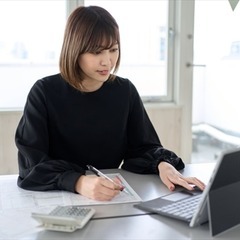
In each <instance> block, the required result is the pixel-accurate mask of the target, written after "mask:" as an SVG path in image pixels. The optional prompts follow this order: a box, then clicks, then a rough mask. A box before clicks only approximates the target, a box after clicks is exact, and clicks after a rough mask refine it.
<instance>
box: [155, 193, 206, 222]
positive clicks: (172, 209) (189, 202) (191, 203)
mask: <svg viewBox="0 0 240 240" xmlns="http://www.w3.org/2000/svg"><path fill="white" fill-rule="evenodd" d="M200 198H201V194H200V195H196V196H193V197H190V198H187V199H184V200H181V201H178V202H174V203H171V204H169V205H167V206H164V207H161V208H158V211H159V212H161V213H163V214H164V215H174V216H175V217H177V218H180V219H185V220H189V219H191V218H192V216H193V213H194V211H195V210H196V207H197V206H198V203H199V200H200Z"/></svg>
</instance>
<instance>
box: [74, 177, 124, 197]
mask: <svg viewBox="0 0 240 240" xmlns="http://www.w3.org/2000/svg"><path fill="white" fill-rule="evenodd" d="M114 181H116V183H118V184H119V182H118V181H117V180H114ZM75 191H76V192H77V193H79V194H81V195H82V196H85V197H87V198H91V199H94V200H98V201H110V200H111V199H113V198H114V197H115V196H116V195H118V194H119V192H120V188H119V189H118V187H117V186H116V185H114V184H113V183H112V182H110V181H109V180H107V179H104V178H102V177H97V176H85V175H83V176H81V177H80V178H79V179H78V181H77V183H76V185H75Z"/></svg>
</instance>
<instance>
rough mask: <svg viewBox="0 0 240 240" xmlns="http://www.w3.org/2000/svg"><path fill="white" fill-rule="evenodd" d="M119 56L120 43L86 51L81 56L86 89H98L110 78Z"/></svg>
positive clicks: (80, 60) (83, 82) (80, 62)
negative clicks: (91, 51) (94, 50)
mask: <svg viewBox="0 0 240 240" xmlns="http://www.w3.org/2000/svg"><path fill="white" fill-rule="evenodd" d="M118 57H119V49H118V44H115V45H113V46H112V47H111V48H109V49H102V50H99V51H97V52H94V53H89V52H88V53H84V54H82V55H81V56H80V58H79V66H80V68H81V69H82V71H83V73H84V78H83V81H82V85H83V87H85V88H86V90H89V91H91V89H92V90H93V91H94V90H97V89H98V88H100V87H101V86H102V84H103V83H104V82H105V81H106V80H107V79H108V78H109V76H110V74H111V71H112V70H113V68H114V67H115V65H116V62H117V60H118Z"/></svg>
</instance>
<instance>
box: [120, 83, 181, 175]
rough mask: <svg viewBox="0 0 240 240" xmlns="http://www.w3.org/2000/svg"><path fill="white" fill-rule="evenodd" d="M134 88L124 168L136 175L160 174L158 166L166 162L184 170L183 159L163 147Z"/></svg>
mask: <svg viewBox="0 0 240 240" xmlns="http://www.w3.org/2000/svg"><path fill="white" fill-rule="evenodd" d="M132 88H133V89H132V98H133V100H132V101H131V102H132V105H131V108H130V113H129V120H128V152H127V155H126V157H125V159H124V163H123V165H122V168H123V169H125V170H129V171H132V172H136V173H145V174H148V173H158V167H157V166H158V164H159V163H160V162H161V161H165V162H168V163H169V164H171V165H173V166H174V167H175V168H176V169H177V170H180V169H183V168H184V163H183V161H182V159H181V158H179V157H178V156H177V155H176V154H175V153H174V152H172V151H170V150H168V149H165V148H164V147H163V146H162V144H161V142H160V140H159V138H158V136H157V134H156V131H155V129H154V127H153V125H152V123H151V121H150V119H149V117H148V115H147V113H146V110H145V108H144V106H143V103H142V100H141V98H140V96H139V94H138V92H137V91H136V90H135V87H134V86H132ZM163 124H164V123H163Z"/></svg>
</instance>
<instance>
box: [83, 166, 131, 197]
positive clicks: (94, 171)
mask: <svg viewBox="0 0 240 240" xmlns="http://www.w3.org/2000/svg"><path fill="white" fill-rule="evenodd" d="M87 168H88V170H90V171H91V172H93V173H94V174H95V175H96V176H98V177H103V178H105V179H107V180H109V181H110V182H112V183H113V184H114V185H116V186H118V187H120V190H121V191H124V192H125V193H128V192H127V191H126V190H125V189H124V186H122V185H120V184H117V183H116V182H114V181H113V180H112V179H111V178H110V177H108V176H107V175H105V174H104V173H102V172H100V171H99V170H98V169H96V168H95V167H93V166H91V165H87Z"/></svg>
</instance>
